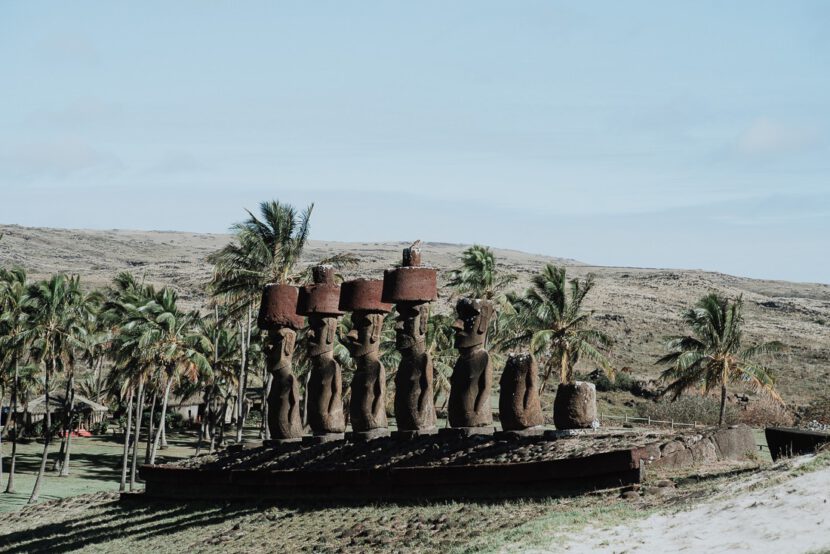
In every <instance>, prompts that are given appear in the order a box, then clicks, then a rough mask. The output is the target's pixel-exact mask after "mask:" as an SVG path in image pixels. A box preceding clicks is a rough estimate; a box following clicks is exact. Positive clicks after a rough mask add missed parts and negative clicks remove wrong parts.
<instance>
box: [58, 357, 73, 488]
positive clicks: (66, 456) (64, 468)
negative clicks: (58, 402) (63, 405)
mask: <svg viewBox="0 0 830 554" xmlns="http://www.w3.org/2000/svg"><path fill="white" fill-rule="evenodd" d="M68 388H69V410H68V411H69V416H68V420H67V422H68V428H66V429H65V430H64V434H65V435H66V449H65V450H64V453H63V456H64V458H63V464H62V465H61V472H60V476H61V477H66V476H68V475H69V450H70V447H71V446H72V427H73V425H72V419H73V414H72V411H73V410H74V409H75V372H74V371H73V372H72V373H70V374H69V385H68Z"/></svg>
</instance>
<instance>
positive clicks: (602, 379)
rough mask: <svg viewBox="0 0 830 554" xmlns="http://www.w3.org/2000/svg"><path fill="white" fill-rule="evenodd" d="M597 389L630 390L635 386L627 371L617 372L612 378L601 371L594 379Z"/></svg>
mask: <svg viewBox="0 0 830 554" xmlns="http://www.w3.org/2000/svg"><path fill="white" fill-rule="evenodd" d="M594 384H595V385H596V387H597V390H598V391H600V392H611V391H626V392H632V391H633V390H634V388H635V387H636V381H634V379H632V378H631V375H629V374H628V373H617V374H616V376H615V377H614V378H611V377H608V375H606V374H605V373H604V372H601V373H600V374H599V375H597V377H596V378H595V380H594Z"/></svg>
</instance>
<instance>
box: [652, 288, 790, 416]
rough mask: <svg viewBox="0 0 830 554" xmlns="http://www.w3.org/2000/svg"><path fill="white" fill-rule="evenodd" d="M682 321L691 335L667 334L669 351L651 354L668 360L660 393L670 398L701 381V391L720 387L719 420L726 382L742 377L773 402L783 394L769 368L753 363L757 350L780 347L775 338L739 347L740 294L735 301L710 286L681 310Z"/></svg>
mask: <svg viewBox="0 0 830 554" xmlns="http://www.w3.org/2000/svg"><path fill="white" fill-rule="evenodd" d="M683 322H684V323H685V324H686V325H687V326H688V327H689V328H690V329H691V331H692V334H691V335H685V336H675V337H670V338H669V340H668V342H667V344H666V348H667V349H668V350H669V353H668V354H666V355H665V356H663V357H662V358H660V359H659V360H657V363H658V364H661V365H662V364H670V367H668V368H667V369H666V370H665V371H663V373H662V374H661V379H663V380H665V381H671V383H669V385H668V386H667V387H666V389H665V391H664V393H663V394H669V393H670V394H671V395H672V400H676V399H677V398H678V397H679V396H680V395H681V394H683V392H684V391H686V390H688V389H691V388H694V387H698V386H702V388H703V392H704V394H708V393H709V392H711V391H712V390H714V389H715V388H716V387H718V386H719V387H720V417H719V418H718V422H719V424H720V425H723V423H724V416H725V413H726V387H727V384H728V383H730V382H734V381H743V382H745V383H748V384H749V385H750V386H752V387H753V388H755V389H757V390H759V391H761V392H764V393H766V394H768V395H769V396H770V397H771V398H772V399H773V400H775V401H776V402H778V403H780V404H783V400H782V399H781V397H780V396H779V395H778V393H777V392H776V391H775V380H774V378H773V376H772V373H771V372H770V370H769V369H767V368H766V367H764V366H763V365H761V364H759V363H757V362H756V361H755V359H756V358H757V357H759V356H764V355H770V356H775V355H777V354H779V353H780V352H782V351H783V350H784V345H783V344H782V343H780V342H778V341H772V342H766V343H762V344H759V345H757V346H752V347H749V348H742V347H741V339H742V335H743V329H742V326H743V298H742V297H741V296H739V297H738V298H737V300H735V302H730V301H729V299H728V298H726V297H724V296H720V295H719V294H718V293H716V292H712V293H710V294H707V295H706V296H704V297H703V298H701V299H700V300H698V302H697V304H695V307H694V308H691V309H688V310H686V311H685V312H683Z"/></svg>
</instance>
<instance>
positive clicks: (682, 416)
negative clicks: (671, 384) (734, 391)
mask: <svg viewBox="0 0 830 554" xmlns="http://www.w3.org/2000/svg"><path fill="white" fill-rule="evenodd" d="M637 409H638V411H639V413H640V416H641V417H650V418H651V419H657V420H661V421H672V420H674V421H675V422H678V423H694V422H697V423H702V424H703V425H717V424H718V420H719V416H720V400H719V399H717V398H714V397H712V396H700V395H694V396H681V397H680V398H678V399H677V400H675V401H671V400H668V399H662V400H659V401H657V402H646V403H644V404H640V405H639V406H638V408H637ZM725 415H726V423H727V424H732V423H736V422H737V421H738V414H737V410H735V407H734V406H732V405H729V404H727V405H726V414H725Z"/></svg>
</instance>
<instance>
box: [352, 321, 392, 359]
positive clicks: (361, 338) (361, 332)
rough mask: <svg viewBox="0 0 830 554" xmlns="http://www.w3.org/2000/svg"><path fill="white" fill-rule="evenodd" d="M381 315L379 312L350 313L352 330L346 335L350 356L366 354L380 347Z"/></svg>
mask: <svg viewBox="0 0 830 554" xmlns="http://www.w3.org/2000/svg"><path fill="white" fill-rule="evenodd" d="M383 317H384V314H381V313H372V312H363V311H358V312H353V313H352V330H351V331H349V334H348V335H346V338H347V343H346V346H347V347H348V348H349V352H351V354H352V356H354V357H360V356H366V355H367V354H370V353H373V352H377V351H378V350H379V349H380V340H381V333H382V332H383Z"/></svg>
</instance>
